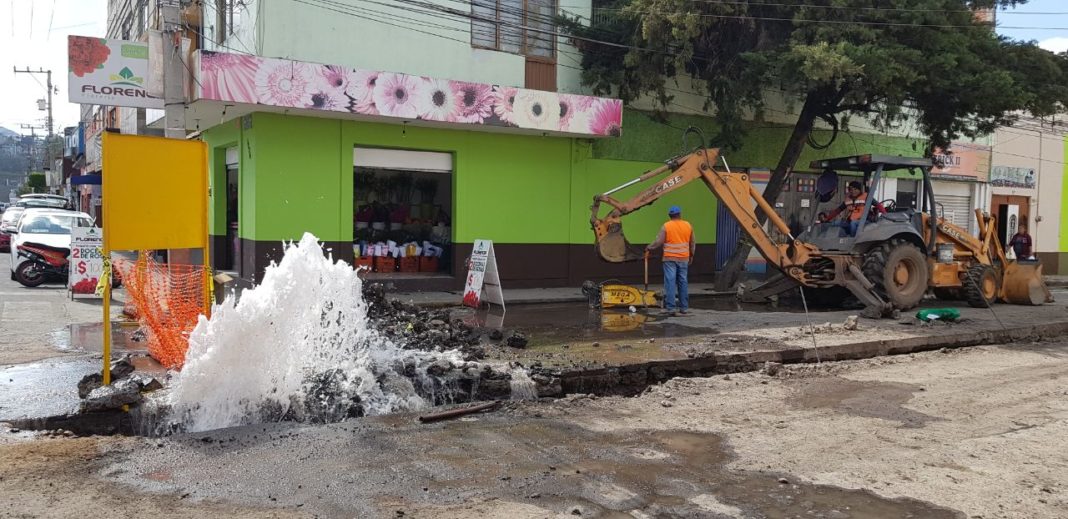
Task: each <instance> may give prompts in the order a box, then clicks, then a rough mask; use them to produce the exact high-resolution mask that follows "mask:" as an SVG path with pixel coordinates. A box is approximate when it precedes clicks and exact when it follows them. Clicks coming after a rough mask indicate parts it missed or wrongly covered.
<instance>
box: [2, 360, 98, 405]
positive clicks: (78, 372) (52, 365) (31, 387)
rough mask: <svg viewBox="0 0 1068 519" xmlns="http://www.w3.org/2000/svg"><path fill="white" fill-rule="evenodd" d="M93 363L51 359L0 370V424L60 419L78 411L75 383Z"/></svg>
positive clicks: (94, 364)
mask: <svg viewBox="0 0 1068 519" xmlns="http://www.w3.org/2000/svg"><path fill="white" fill-rule="evenodd" d="M100 365H101V363H100V361H99V360H94V359H84V358H78V359H53V360H48V361H43V362H34V363H30V364H19V365H16V366H11V367H8V368H4V369H0V420H13V419H23V418H38V417H46V416H55V415H63V414H67V413H70V412H71V411H73V410H75V409H76V408H77V407H78V402H79V401H80V400H79V398H78V387H77V386H78V381H79V380H81V379H82V377H84V376H85V375H87V374H89V373H93V372H94V371H98V370H100Z"/></svg>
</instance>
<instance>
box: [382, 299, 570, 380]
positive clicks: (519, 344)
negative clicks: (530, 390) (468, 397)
mask: <svg viewBox="0 0 1068 519" xmlns="http://www.w3.org/2000/svg"><path fill="white" fill-rule="evenodd" d="M363 299H364V301H365V302H366V303H367V305H368V308H367V317H368V319H369V320H370V324H371V326H372V327H374V328H375V329H377V330H378V331H379V332H380V333H382V334H383V335H384V336H385V337H387V338H389V339H390V340H392V341H394V342H395V343H396V344H398V345H399V346H400V347H402V348H404V349H408V350H422V351H446V350H456V351H459V352H460V354H461V355H462V357H463V360H464V362H463V363H444V362H443V363H441V365H440V366H434V370H433V373H432V374H433V375H434V376H436V377H439V378H441V379H450V380H453V381H457V382H458V383H459V385H460V387H461V388H469V387H470V388H473V394H476V395H477V397H478V398H508V397H509V394H510V384H511V382H512V378H513V377H512V374H511V371H512V370H513V369H516V368H519V369H523V366H518V365H515V364H512V365H490V364H489V363H486V362H481V361H484V360H485V359H486V358H487V350H488V349H513V350H514V349H522V348H525V347H526V346H527V337H526V336H525V335H524V334H523V333H521V332H519V331H514V330H512V331H503V330H498V329H494V328H483V327H476V326H472V325H470V324H468V323H467V322H465V321H464V320H463V319H457V318H453V317H452V316H451V311H450V310H448V309H426V308H422V307H419V306H417V305H415V304H412V303H406V302H403V301H398V300H390V299H389V298H387V297H386V289H385V287H384V286H382V285H381V284H380V283H365V284H364V285H363ZM492 357H497V356H495V355H494V356H492ZM531 379H532V380H533V382H534V383H535V385H536V386H537V388H538V393H539V394H545V393H546V392H551V391H552V388H553V386H554V381H553V380H552V379H551V377H550V376H547V375H543V374H541V373H533V374H532V376H531Z"/></svg>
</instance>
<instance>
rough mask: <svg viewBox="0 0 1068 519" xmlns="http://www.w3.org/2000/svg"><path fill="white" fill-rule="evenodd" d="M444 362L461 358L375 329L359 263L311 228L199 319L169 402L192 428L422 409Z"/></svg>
mask: <svg viewBox="0 0 1068 519" xmlns="http://www.w3.org/2000/svg"><path fill="white" fill-rule="evenodd" d="M441 362H445V363H462V359H461V358H460V354H459V353H458V352H456V351H445V352H434V351H420V350H406V349H402V348H401V347H400V346H399V345H397V344H395V343H393V342H392V341H390V340H388V339H386V338H385V337H383V336H382V335H380V334H379V333H378V332H376V331H375V330H373V329H372V328H371V327H370V326H369V321H368V317H367V304H366V302H365V301H364V300H363V297H362V283H361V280H360V279H359V277H357V275H356V271H355V270H353V269H352V267H351V266H349V265H347V264H345V263H344V262H340V261H339V262H336V263H334V262H332V260H331V259H330V258H329V257H327V256H326V255H325V254H324V253H323V250H322V248H321V246H320V245H319V243H318V240H317V238H315V237H314V236H312V235H311V234H305V235H304V237H303V238H301V240H300V242H299V243H297V244H289V245H287V247H286V251H285V256H284V257H283V258H282V260H281V262H279V263H278V264H276V265H272V266H270V267H268V268H267V271H266V273H265V275H264V278H263V282H262V283H261V284H260V285H259V286H257V287H255V288H252V289H249V290H246V291H245V292H244V293H243V294H242V296H241V298H240V300H239V301H235V299H234V298H232V297H227V298H226V300H225V301H224V302H223V303H222V304H221V305H219V306H218V307H216V308H215V309H214V312H213V314H212V316H211V319H207V318H204V317H201V319H200V322H199V323H198V324H197V327H196V328H195V329H194V330H193V332H192V334H191V335H190V337H189V351H188V353H187V356H186V363H185V366H184V368H183V369H182V371H181V373H180V374H178V375H177V377H176V379H175V383H174V386H173V392H172V393H171V395H170V404H171V406H172V409H173V411H174V413H175V414H174V416H176V417H177V418H178V419H179V420H180V422H181V424H180V426H181V427H182V428H184V429H186V430H190V431H203V430H208V429H216V428H221V427H229V426H235V425H243V424H247V423H256V422H260V421H264V420H272V419H273V420H279V419H285V418H294V419H302V418H307V416H309V415H310V416H314V417H322V416H327V417H330V418H333V419H342V418H345V417H346V415H347V416H353V415H357V414H368V415H374V414H383V413H389V412H394V411H403V410H413V409H420V408H425V407H428V406H430V405H433V402H432V401H428V399H427V398H432V397H433V396H432V393H430V394H428V389H429V390H430V391H431V392H432V391H433V388H435V387H437V386H435V380H433V377H430V376H429V375H427V373H426V370H427V368H428V367H430V366H432V365H434V364H435V363H441ZM421 395H422V396H421ZM424 397H426V398H424Z"/></svg>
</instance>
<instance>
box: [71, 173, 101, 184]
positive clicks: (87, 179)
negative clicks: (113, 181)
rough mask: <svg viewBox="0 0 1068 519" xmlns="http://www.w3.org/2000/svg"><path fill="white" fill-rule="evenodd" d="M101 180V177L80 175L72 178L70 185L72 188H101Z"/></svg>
mask: <svg viewBox="0 0 1068 519" xmlns="http://www.w3.org/2000/svg"><path fill="white" fill-rule="evenodd" d="M100 179H101V176H100V175H78V176H76V177H70V184H71V185H72V186H79V185H83V184H89V185H94V186H99V185H100Z"/></svg>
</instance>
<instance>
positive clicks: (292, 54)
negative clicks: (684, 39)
mask: <svg viewBox="0 0 1068 519" xmlns="http://www.w3.org/2000/svg"><path fill="white" fill-rule="evenodd" d="M430 1H431V2H432V3H434V4H438V5H440V6H443V7H448V8H451V9H460V10H464V9H465V8H464V3H463V2H459V3H458V2H455V1H450V0H430ZM384 3H387V2H375V3H370V2H367V1H363V0H332V2H331V3H329V4H323V6H322V7H319V6H312V5H308V4H305V3H300V2H293V1H291V0H285V1H282V0H259V1H256V2H243V4H247V5H245V6H243V7H238V8H237V12H236V13H235V15H234V27H235V30H234V32H235V34H233V35H232V36H228V37H227V40H226V41H225V42H224V43H223V46H220V45H218V44H216V43H214V41H213V40H217V37H216V33H217V32H218V31H219V30H220V29H219V28H217V27H216V25H217V15H216V12H215V2H214V0H205V1H204V4H203V5H204V11H203V24H204V25H203V27H204V29H203V33H204V35H205V36H206V38H205V40H207V41H205V44H204V48H205V49H207V50H218V51H223V52H243V53H250V54H257V55H261V56H267V57H276V58H289V59H294V60H298V61H306V62H311V63H323V64H327V65H341V66H346V67H353V68H365V69H371V70H382V71H387V72H404V73H407V74H416V75H422V76H429V77H434V78H441V79H455V80H463V81H473V82H480V83H490V84H496V85H506V86H523V85H524V83H525V75H526V69H525V58H524V57H523V56H520V55H516V54H509V53H506V52H497V51H492V50H485V49H478V48H474V47H472V46H471V22H470V20H464V19H458V18H456V17H451V16H448V15H444V14H425V13H422V12H417V11H413V9H412V7H411V6H408V5H404V4H398V5H396V6H388V5H382V4H384ZM559 3H560V4H561V5H562V6H563V7H564V8H566V10H567V12H568V13H571V14H578V15H581V16H584V17H587V18H588V17H589V16H590V13H591V11H592V8H591V5H592V1H591V0H560V2H559ZM468 9H469V7H468ZM227 47H228V48H227ZM580 59H581V58H580V56H579V55H578V51H577V50H576V49H575V48H574V47H572V46H570V45H567V43H566V41H565V39H564V38H557V63H559V64H560V65H558V66H557V89H558V90H559V91H560V92H569V93H583V92H584V89H583V88H582V87H581V85H580V74H581V71H580V70H579V69H580V68H581V67H580V66H579V63H580V61H579V60H580Z"/></svg>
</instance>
